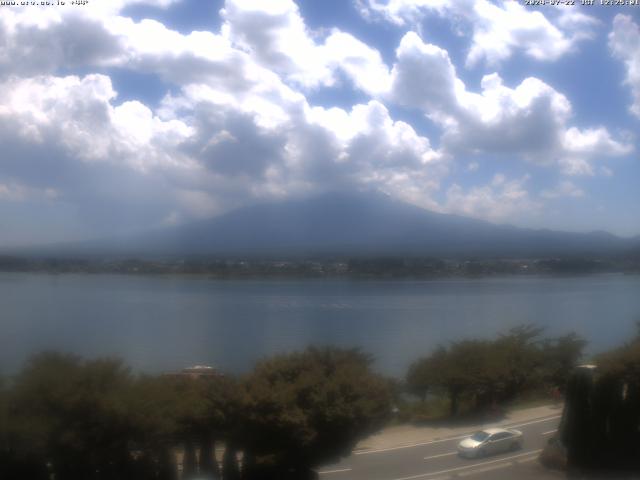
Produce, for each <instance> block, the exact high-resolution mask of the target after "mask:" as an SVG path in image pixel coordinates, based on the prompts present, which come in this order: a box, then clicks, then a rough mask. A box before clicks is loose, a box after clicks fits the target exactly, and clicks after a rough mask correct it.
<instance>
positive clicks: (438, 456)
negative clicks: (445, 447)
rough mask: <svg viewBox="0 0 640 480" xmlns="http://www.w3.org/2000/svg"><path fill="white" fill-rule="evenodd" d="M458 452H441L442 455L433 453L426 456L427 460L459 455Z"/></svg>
mask: <svg viewBox="0 0 640 480" xmlns="http://www.w3.org/2000/svg"><path fill="white" fill-rule="evenodd" d="M457 454H458V452H449V453H441V454H440V455H431V456H430V457H424V459H425V460H431V459H432V458H440V457H450V456H451V455H457Z"/></svg>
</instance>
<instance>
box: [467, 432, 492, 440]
mask: <svg viewBox="0 0 640 480" xmlns="http://www.w3.org/2000/svg"><path fill="white" fill-rule="evenodd" d="M487 438H489V434H488V433H487V432H482V431H480V432H476V433H474V434H473V435H471V440H475V441H476V442H484V441H485V440H486V439H487Z"/></svg>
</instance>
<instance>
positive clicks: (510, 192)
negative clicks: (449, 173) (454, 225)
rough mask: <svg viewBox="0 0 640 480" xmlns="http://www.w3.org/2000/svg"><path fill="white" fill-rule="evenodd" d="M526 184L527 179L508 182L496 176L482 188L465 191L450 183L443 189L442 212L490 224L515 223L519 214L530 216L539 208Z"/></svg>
mask: <svg viewBox="0 0 640 480" xmlns="http://www.w3.org/2000/svg"><path fill="white" fill-rule="evenodd" d="M528 181H529V176H524V177H522V178H515V179H508V178H507V177H506V176H505V175H503V174H496V175H495V176H494V177H493V179H492V180H491V181H490V182H489V183H487V184H486V185H481V186H476V187H471V188H469V189H467V190H465V189H464V188H463V187H461V186H460V185H458V184H455V183H454V184H453V185H451V187H449V189H448V190H447V193H446V201H445V204H444V209H445V210H446V211H448V212H451V213H458V214H462V215H465V216H470V217H478V218H483V219H488V220H491V221H494V222H498V221H505V220H512V221H519V220H521V216H522V213H523V212H527V215H530V214H532V213H535V212H536V211H538V210H539V209H540V208H541V204H540V203H539V202H537V201H535V200H534V199H532V198H531V195H530V194H529V191H528V190H527V188H526V184H527V182H528Z"/></svg>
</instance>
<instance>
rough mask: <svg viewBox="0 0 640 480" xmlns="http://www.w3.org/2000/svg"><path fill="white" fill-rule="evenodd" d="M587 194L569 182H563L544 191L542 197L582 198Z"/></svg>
mask: <svg viewBox="0 0 640 480" xmlns="http://www.w3.org/2000/svg"><path fill="white" fill-rule="evenodd" d="M584 195H585V193H584V190H582V189H581V188H580V187H578V186H577V185H576V184H575V183H573V182H571V181H569V180H563V181H561V182H560V183H558V184H557V185H556V186H555V187H554V188H552V189H549V190H543V191H542V192H541V193H540V196H541V197H543V198H550V199H553V198H566V197H569V198H580V197H584Z"/></svg>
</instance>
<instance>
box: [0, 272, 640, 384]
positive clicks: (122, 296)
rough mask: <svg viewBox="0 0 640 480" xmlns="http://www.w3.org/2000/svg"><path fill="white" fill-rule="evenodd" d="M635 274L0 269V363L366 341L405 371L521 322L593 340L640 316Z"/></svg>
mask: <svg viewBox="0 0 640 480" xmlns="http://www.w3.org/2000/svg"><path fill="white" fill-rule="evenodd" d="M638 292H640V276H638V275H594V276H584V277H526V276H516V277H491V278H482V279H460V278H458V279H445V280H428V281H408V280H407V281H398V280H395V281H363V280H348V279H339V280H326V279H325V280H291V281H289V280H287V281H279V280H263V281H248V280H212V279H208V278H203V277H200V278H199V277H187V276H184V277H183V276H167V277H152V276H124V275H49V274H33V273H24V274H20V273H1V274H0V305H2V313H1V315H2V321H1V322H0V371H1V372H2V373H11V372H15V371H16V370H17V369H18V368H20V366H21V365H22V363H23V361H24V360H25V359H26V358H27V357H28V355H30V354H31V353H33V352H37V351H40V350H42V349H57V350H63V351H68V352H73V353H77V354H81V355H85V356H89V357H94V356H99V355H116V356H119V357H122V358H123V359H124V360H126V362H127V363H129V364H130V365H132V366H133V367H134V368H135V369H137V370H142V371H148V372H160V371H167V370H175V369H179V368H182V367H184V366H187V365H192V364H209V365H215V366H217V367H219V368H220V369H221V370H223V371H227V372H244V371H247V370H248V369H250V368H251V366H252V365H253V363H254V361H255V360H257V359H258V358H261V357H263V356H265V355H269V354H274V353H281V352H285V351H291V350H295V349H300V348H303V347H305V346H306V345H309V344H331V345H339V346H345V347H349V346H357V347H361V348H363V349H364V350H366V351H367V352H370V353H372V354H373V355H374V356H375V358H376V364H375V366H376V368H377V369H378V370H380V371H381V372H384V373H386V374H391V375H403V374H404V372H405V370H406V367H407V366H408V365H409V364H410V363H411V361H413V360H415V359H416V358H417V357H419V356H421V355H424V354H426V353H428V352H429V351H430V350H431V349H433V348H435V346H436V345H437V344H439V343H444V342H448V341H451V340H456V339H461V338H471V337H483V336H486V337H490V336H494V335H495V334H496V333H498V332H500V331H504V330H505V329H508V328H510V327H513V326H516V325H520V324H523V323H535V324H537V325H541V326H545V327H547V330H546V333H547V334H548V335H558V334H564V333H567V332H569V331H572V330H574V331H576V332H577V333H579V334H581V335H583V336H584V337H586V338H587V340H588V341H589V347H588V348H589V350H590V351H599V350H602V349H606V348H608V347H611V346H615V345H618V344H620V343H622V342H624V341H625V340H626V339H627V338H628V337H629V336H630V335H631V334H633V333H634V332H635V322H636V321H638V320H640V295H638Z"/></svg>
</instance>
